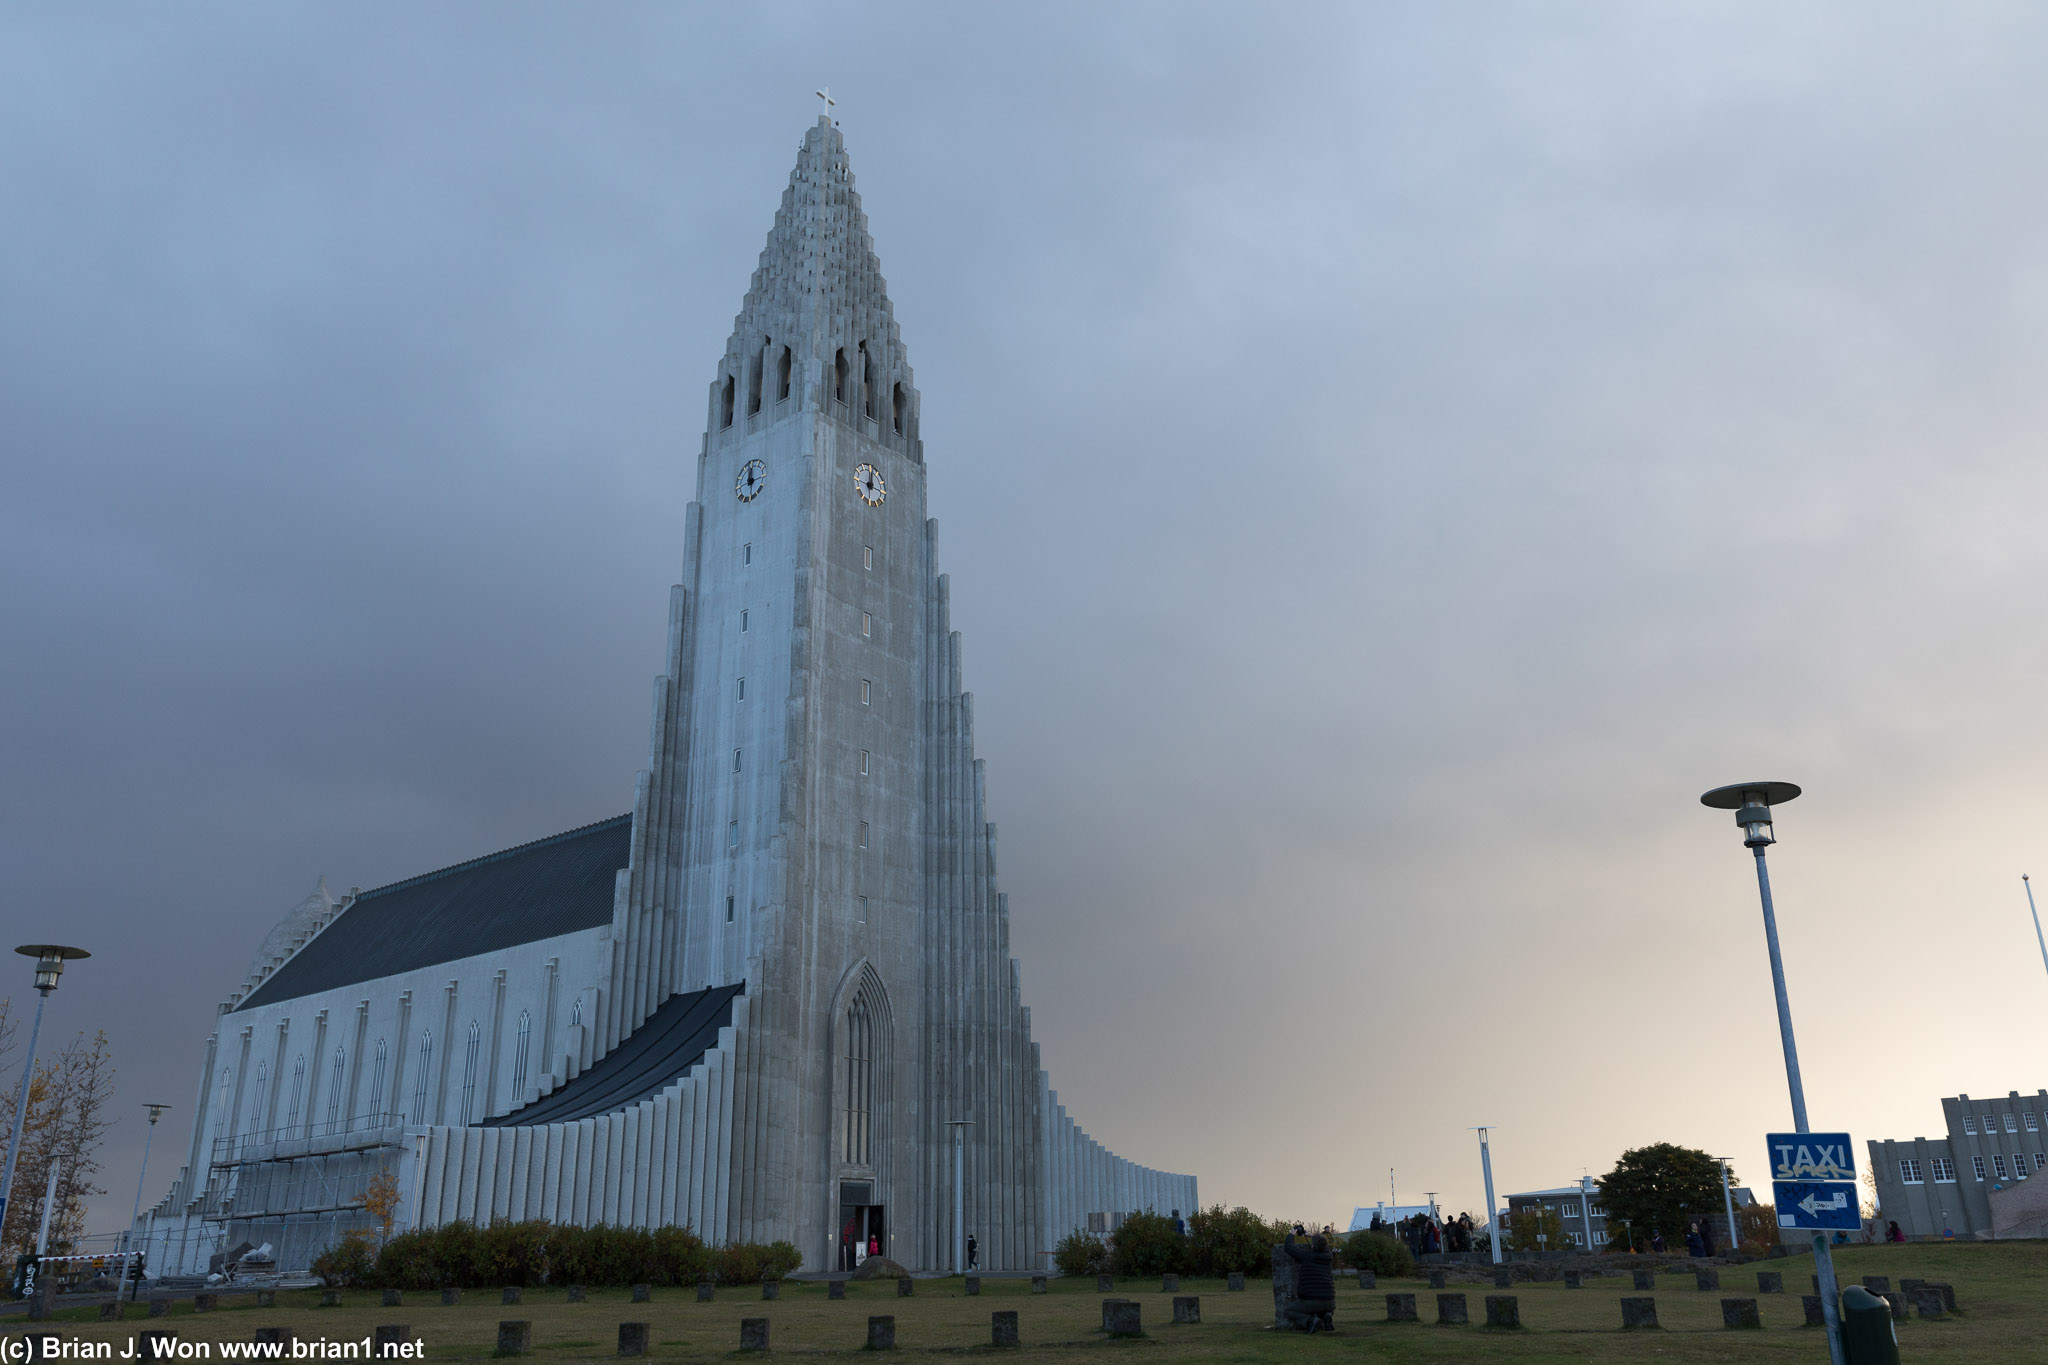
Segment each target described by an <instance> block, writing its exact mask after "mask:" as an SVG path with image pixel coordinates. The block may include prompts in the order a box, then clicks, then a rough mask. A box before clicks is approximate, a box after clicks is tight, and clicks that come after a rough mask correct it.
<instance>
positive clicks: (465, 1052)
mask: <svg viewBox="0 0 2048 1365" xmlns="http://www.w3.org/2000/svg"><path fill="white" fill-rule="evenodd" d="M482 1038H483V1035H482V1033H480V1032H479V1031H478V1029H477V1025H476V1020H474V1019H472V1020H470V1021H469V1038H468V1040H467V1041H466V1042H465V1043H464V1044H463V1048H462V1123H463V1126H464V1127H468V1126H469V1120H470V1118H471V1116H472V1115H474V1114H475V1113H476V1050H477V1046H478V1044H479V1043H480V1042H481V1041H482Z"/></svg>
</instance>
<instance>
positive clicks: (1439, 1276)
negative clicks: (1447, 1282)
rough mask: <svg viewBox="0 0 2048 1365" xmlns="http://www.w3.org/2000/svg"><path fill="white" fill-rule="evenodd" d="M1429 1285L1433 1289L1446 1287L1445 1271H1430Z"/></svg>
mask: <svg viewBox="0 0 2048 1365" xmlns="http://www.w3.org/2000/svg"><path fill="white" fill-rule="evenodd" d="M1429 1287H1430V1288H1431V1289H1442V1288H1443V1287H1444V1273H1443V1271H1441V1270H1432V1271H1430V1272H1429Z"/></svg>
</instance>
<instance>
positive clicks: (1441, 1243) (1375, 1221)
mask: <svg viewBox="0 0 2048 1365" xmlns="http://www.w3.org/2000/svg"><path fill="white" fill-rule="evenodd" d="M1478 1226H1479V1225H1478V1224H1477V1223H1475V1222H1473V1221H1472V1215H1471V1214H1469V1213H1461V1214H1459V1215H1458V1216H1457V1217H1456V1218H1443V1219H1439V1218H1437V1217H1435V1216H1433V1215H1431V1214H1427V1213H1418V1214H1414V1215H1412V1216H1410V1217H1407V1218H1403V1219H1401V1220H1400V1221H1398V1222H1396V1223H1393V1224H1391V1225H1389V1224H1388V1223H1386V1222H1384V1221H1382V1220H1381V1218H1380V1216H1379V1215H1378V1214H1377V1213H1375V1214H1374V1215H1373V1216H1372V1223H1371V1225H1370V1227H1369V1231H1372V1232H1391V1233H1392V1234H1393V1235H1394V1236H1396V1237H1398V1238H1400V1239H1401V1242H1402V1244H1403V1245H1405V1246H1406V1247H1407V1248H1408V1251H1409V1254H1410V1255H1413V1256H1426V1255H1428V1254H1429V1253H1431V1252H1435V1251H1471V1250H1473V1249H1474V1247H1473V1241H1472V1234H1473V1232H1474V1231H1475V1230H1476V1229H1477V1227H1478Z"/></svg>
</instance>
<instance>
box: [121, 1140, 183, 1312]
mask: <svg viewBox="0 0 2048 1365" xmlns="http://www.w3.org/2000/svg"><path fill="white" fill-rule="evenodd" d="M142 1107H143V1108H144V1109H147V1110H148V1111H149V1133H148V1136H146V1137H144V1138H143V1139H142V1169H141V1171H139V1172H138V1173H137V1174H136V1176H135V1211H134V1212H133V1213H131V1214H129V1215H128V1245H127V1250H128V1251H129V1252H130V1253H131V1254H130V1255H129V1257H128V1260H127V1262H126V1263H124V1264H123V1265H122V1267H121V1273H122V1275H124V1276H125V1275H126V1274H127V1273H128V1267H129V1265H131V1264H132V1265H134V1267H135V1289H134V1291H133V1292H132V1293H130V1294H129V1295H128V1297H129V1298H130V1299H131V1300H132V1299H134V1298H135V1296H136V1295H137V1294H140V1293H141V1292H142V1266H141V1263H140V1262H139V1261H138V1259H137V1258H136V1257H135V1256H134V1255H133V1254H132V1253H133V1251H134V1248H135V1225H136V1224H137V1223H139V1222H141V1221H142V1182H143V1181H145V1180H147V1179H148V1178H149V1148H150V1144H151V1143H153V1142H155V1141H156V1121H157V1120H158V1119H160V1118H162V1117H163V1113H164V1110H166V1109H168V1108H170V1107H171V1106H169V1105H168V1104H145V1105H143V1106H142ZM114 1297H115V1298H116V1299H119V1298H120V1297H121V1287H120V1286H119V1285H115V1286H114Z"/></svg>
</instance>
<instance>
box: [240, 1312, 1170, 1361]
mask: <svg viewBox="0 0 2048 1365" xmlns="http://www.w3.org/2000/svg"><path fill="white" fill-rule="evenodd" d="M1117 1302H1122V1300H1118V1301H1117ZM1131 1308H1132V1309H1133V1322H1135V1320H1136V1319H1135V1310H1136V1308H1137V1305H1136V1304H1132V1305H1131ZM1176 1320H1178V1319H1176ZM1200 1320H1201V1317H1200V1314H1199V1313H1197V1315H1196V1317H1195V1318H1194V1321H1197V1322H1199V1321H1200ZM1108 1321H1109V1311H1108V1306H1107V1304H1105V1305H1104V1309H1103V1322H1104V1330H1108V1326H1107V1324H1108ZM405 1330H406V1329H404V1328H384V1327H379V1328H378V1329H377V1340H378V1341H379V1342H380V1343H381V1342H382V1341H383V1340H384V1333H385V1332H386V1331H395V1332H399V1333H401V1334H402V1333H404V1332H405ZM652 1331H653V1324H651V1323H645V1322H622V1323H620V1324H619V1352H618V1353H619V1354H620V1355H622V1356H644V1355H646V1354H647V1351H648V1347H649V1345H650V1344H651V1342H652V1337H651V1333H652ZM1133 1334H1135V1332H1134V1333H1133ZM394 1339H396V1340H404V1339H405V1338H404V1337H403V1336H402V1335H401V1336H399V1337H397V1338H394ZM258 1340H262V1337H261V1336H260V1334H259V1336H258ZM1019 1342H1020V1339H1019V1337H1018V1333H1017V1313H1016V1310H1014V1309H1011V1310H1008V1311H1005V1312H1000V1313H991V1314H989V1344H990V1345H991V1346H1016V1345H1018V1344H1019ZM532 1349H533V1324H532V1323H531V1322H528V1321H524V1320H520V1321H508V1322H501V1323H499V1324H498V1354H499V1355H501V1356H516V1355H524V1354H525V1353H527V1352H528V1351H531V1350H532ZM740 1349H741V1350H742V1351H765V1350H767V1349H768V1319H766V1318H741V1319H740ZM867 1349H868V1350H870V1351H892V1350H894V1349H896V1319H895V1318H894V1317H891V1316H885V1315H880V1314H877V1315H874V1316H871V1317H869V1318H868V1338H867Z"/></svg>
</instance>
